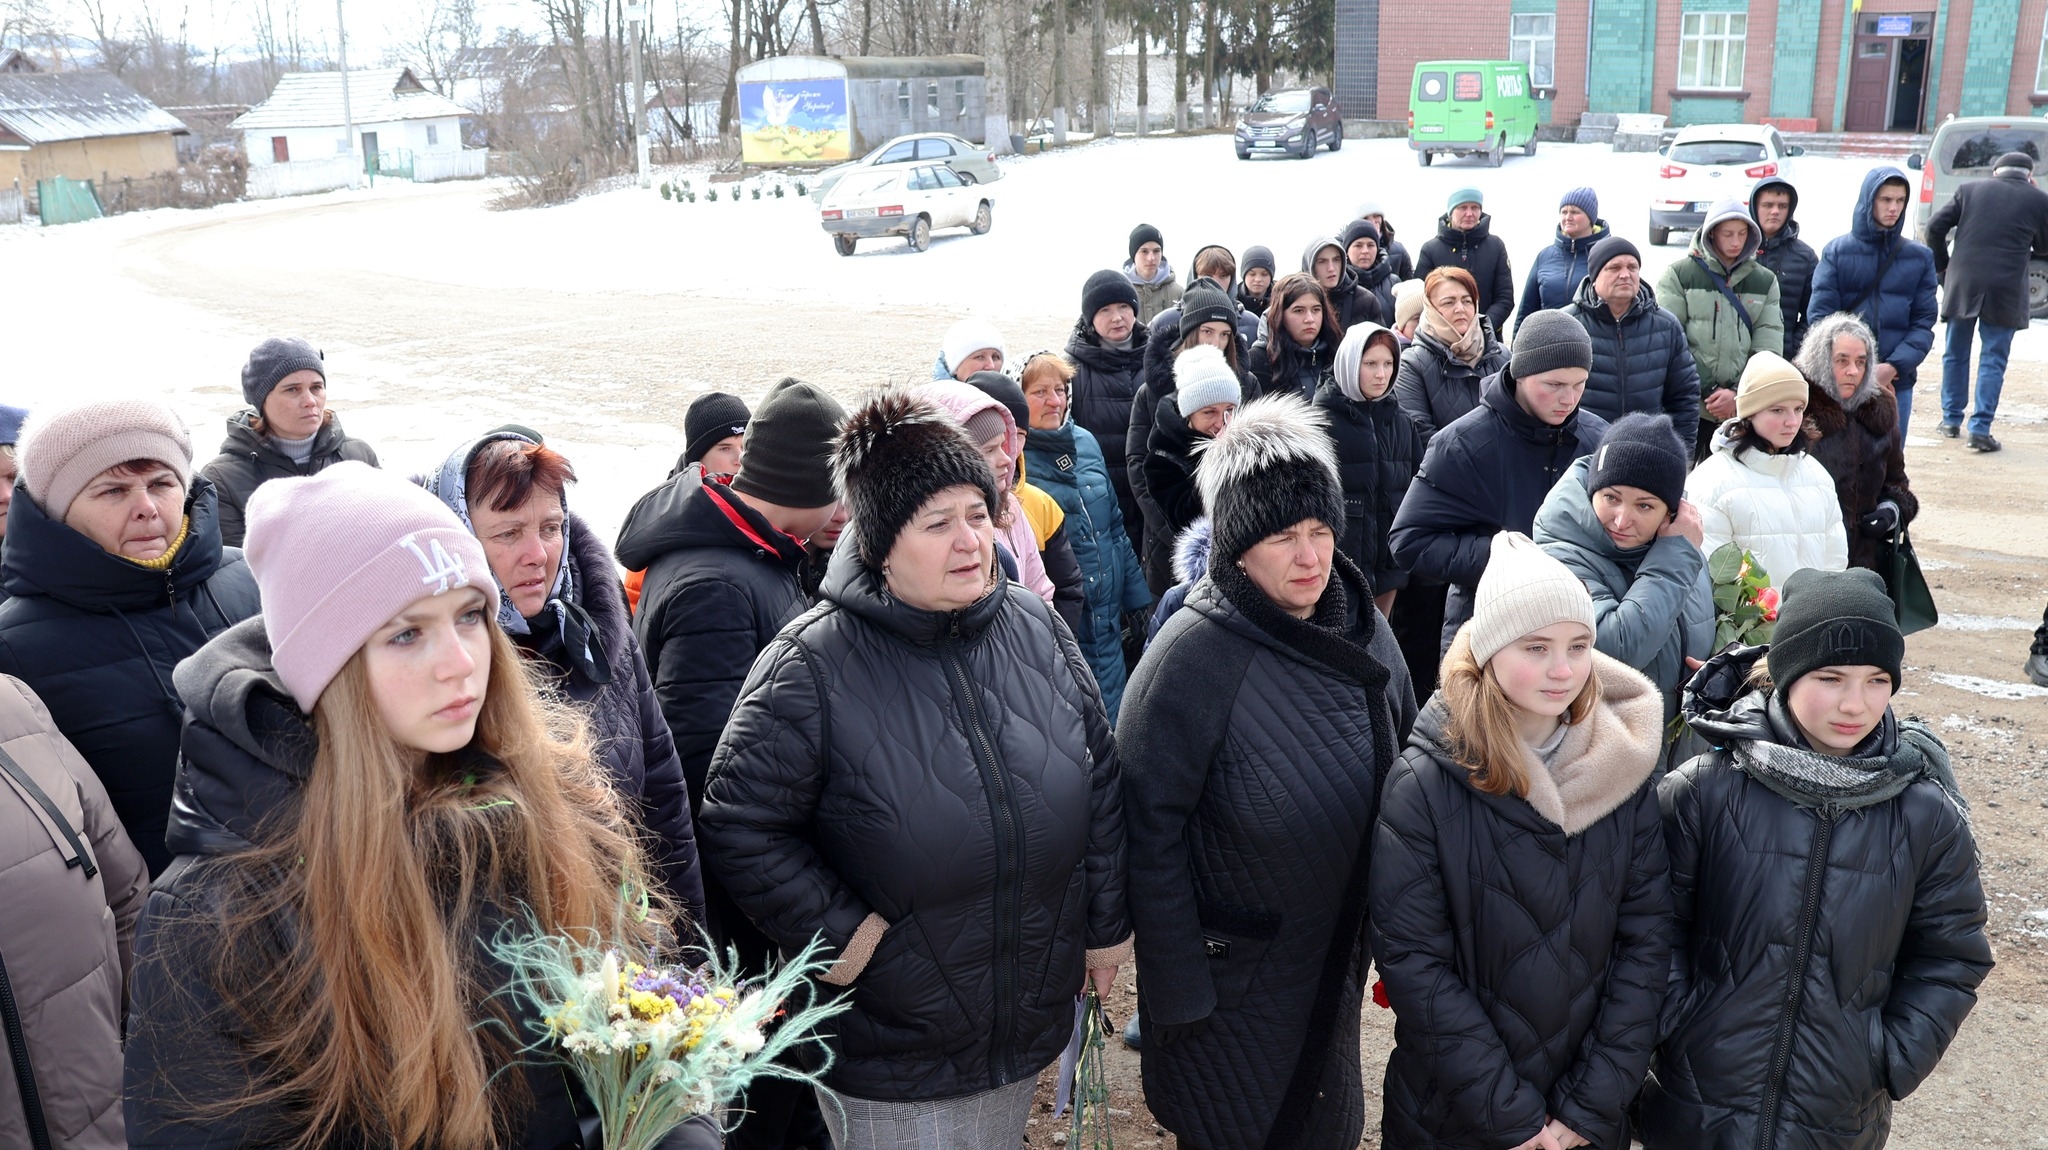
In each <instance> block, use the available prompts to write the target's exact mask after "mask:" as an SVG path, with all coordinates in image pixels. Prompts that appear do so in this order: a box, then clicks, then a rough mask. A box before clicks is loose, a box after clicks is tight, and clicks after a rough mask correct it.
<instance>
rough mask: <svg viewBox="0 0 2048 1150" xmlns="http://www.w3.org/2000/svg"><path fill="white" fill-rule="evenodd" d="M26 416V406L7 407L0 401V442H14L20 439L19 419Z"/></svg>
mask: <svg viewBox="0 0 2048 1150" xmlns="http://www.w3.org/2000/svg"><path fill="white" fill-rule="evenodd" d="M27 418H28V408H26V407H9V406H7V405H6V404H4V403H0V444H8V443H16V442H19V441H20V439H21V421H22V420H24V419H27Z"/></svg>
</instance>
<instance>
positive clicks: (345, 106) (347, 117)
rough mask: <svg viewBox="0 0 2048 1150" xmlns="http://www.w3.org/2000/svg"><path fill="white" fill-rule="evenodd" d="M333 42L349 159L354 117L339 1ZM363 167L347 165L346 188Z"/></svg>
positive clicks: (352, 151)
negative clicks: (337, 55) (338, 59)
mask: <svg viewBox="0 0 2048 1150" xmlns="http://www.w3.org/2000/svg"><path fill="white" fill-rule="evenodd" d="M334 40H335V43H336V44H338V45H339V46H340V47H339V51H340V54H341V138H342V142H343V143H344V144H346V145H347V150H348V155H349V159H350V160H351V161H353V160H354V159H355V155H356V116H355V110H354V109H353V108H351V107H350V106H349V99H348V28H347V27H346V26H344V25H343V24H342V22H341V0H334ZM362 170H363V165H362V164H357V163H351V164H350V165H349V173H348V186H349V187H351V188H353V187H355V186H356V182H357V181H356V177H357V176H359V175H362Z"/></svg>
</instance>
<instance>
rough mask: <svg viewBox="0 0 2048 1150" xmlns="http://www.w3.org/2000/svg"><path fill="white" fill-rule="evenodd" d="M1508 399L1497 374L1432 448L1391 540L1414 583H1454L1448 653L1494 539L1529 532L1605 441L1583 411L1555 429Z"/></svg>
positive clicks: (1509, 383) (1510, 381)
mask: <svg viewBox="0 0 2048 1150" xmlns="http://www.w3.org/2000/svg"><path fill="white" fill-rule="evenodd" d="M1514 391H1515V377H1514V376H1513V374H1511V373H1510V372H1509V371H1507V370H1506V369H1503V370H1502V371H1501V373H1500V374H1499V375H1496V376H1494V377H1492V378H1491V379H1488V380H1487V381H1486V391H1485V394H1484V396H1482V398H1481V402H1480V405H1479V406H1478V407H1476V408H1474V409H1472V412H1471V413H1470V414H1468V415H1466V416H1465V417H1464V418H1462V419H1460V420H1459V421H1458V422H1456V423H1454V424H1452V425H1451V426H1449V427H1447V428H1445V429H1444V430H1443V431H1442V432H1441V433H1439V434H1438V435H1437V437H1436V438H1435V439H1433V440H1431V441H1430V443H1429V447H1428V449H1427V450H1425V451H1424V452H1423V454H1422V467H1421V468H1420V469H1419V470H1418V471H1416V473H1415V481H1414V482H1413V483H1410V484H1409V485H1408V493H1407V494H1406V495H1404V496H1403V497H1402V499H1401V509H1400V510H1399V511H1397V512H1395V513H1394V528H1393V530H1392V531H1391V532H1390V533H1389V534H1388V542H1389V543H1390V544H1391V545H1392V546H1393V548H1394V562H1395V563H1396V564H1398V565H1399V566H1401V567H1404V568H1406V569H1407V570H1408V572H1409V573H1410V574H1411V575H1413V576H1415V577H1416V578H1418V579H1428V580H1431V581H1433V582H1443V583H1449V584H1452V587H1451V592H1450V594H1449V596H1447V597H1446V599H1445V602H1444V629H1443V647H1444V649H1449V647H1450V645H1451V636H1453V635H1455V634H1457V631H1458V628H1459V627H1460V626H1463V625H1464V622H1465V620H1467V619H1470V618H1471V617H1472V594H1473V592H1474V591H1475V590H1477V589H1478V586H1479V577H1480V576H1481V575H1484V574H1485V573H1486V561H1487V559H1488V558H1489V557H1490V556H1491V554H1492V552H1493V537H1494V535H1495V534H1497V533H1499V532H1502V531H1519V532H1521V533H1523V534H1524V535H1526V534H1528V533H1529V530H1530V528H1532V527H1534V526H1535V524H1536V510H1537V508H1539V507H1541V506H1542V505H1543V498H1544V496H1546V495H1549V494H1550V489H1551V488H1552V487H1555V486H1557V481H1558V479H1559V478H1560V477H1562V476H1563V475H1564V473H1565V471H1566V470H1568V469H1569V468H1570V467H1571V465H1572V461H1573V460H1575V459H1577V458H1579V457H1580V456H1582V455H1588V454H1591V453H1592V451H1593V449H1594V448H1595V447H1597V446H1599V445H1600V440H1601V438H1602V437H1603V436H1605V435H1606V434H1607V421H1606V420H1604V419H1601V418H1600V417H1599V416H1597V415H1594V414H1593V413H1592V412H1590V411H1587V410H1586V409H1584V408H1580V409H1578V410H1577V411H1574V412H1572V413H1571V415H1569V416H1567V417H1566V418H1565V421H1564V423H1563V424H1561V425H1560V426H1557V427H1552V426H1550V425H1549V424H1547V423H1545V422H1543V421H1542V420H1540V419H1537V418H1536V417H1535V416H1533V415H1530V414H1529V413H1528V412H1526V411H1523V410H1522V405H1521V404H1519V403H1517V402H1515V394H1514Z"/></svg>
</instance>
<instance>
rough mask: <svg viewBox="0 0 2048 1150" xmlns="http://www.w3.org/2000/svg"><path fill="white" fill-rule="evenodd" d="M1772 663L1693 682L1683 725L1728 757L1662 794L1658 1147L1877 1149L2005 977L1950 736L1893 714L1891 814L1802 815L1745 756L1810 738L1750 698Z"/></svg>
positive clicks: (1647, 1126) (1876, 740) (1882, 742)
mask: <svg viewBox="0 0 2048 1150" xmlns="http://www.w3.org/2000/svg"><path fill="white" fill-rule="evenodd" d="M1763 653H1764V648H1761V647H1750V648H1736V649H1734V650H1731V651H1729V652H1727V653H1725V654H1722V655H1719V656H1716V657H1715V658H1714V659H1712V660H1711V661H1709V662H1708V664H1707V666H1706V667H1705V668H1704V669H1702V670H1701V671H1700V672H1699V674H1698V675H1697V676H1696V677H1695V678H1694V679H1693V682H1692V685H1691V687H1690V688H1689V689H1688V690H1687V692H1686V706H1685V712H1686V716H1687V718H1689V719H1690V720H1691V721H1692V727H1693V730H1694V731H1696V732H1698V733H1699V734H1700V735H1701V736H1702V737H1704V738H1705V739H1707V740H1708V741H1709V742H1710V743H1712V744H1714V747H1715V749H1714V750H1713V751H1711V752H1709V753H1707V754H1704V755H1702V756H1700V757H1699V758H1697V759H1694V760H1693V761H1692V762H1690V763H1688V764H1686V765H1685V766H1683V767H1681V768H1679V769H1678V770H1676V771H1673V772H1672V773H1671V774H1670V775H1669V776H1667V777H1666V778H1665V779H1664V781H1663V783H1662V784H1661V786H1660V787H1659V799H1660V800H1661V802H1662V803H1663V808H1664V825H1665V833H1666V835H1667V837H1668V839H1669V842H1670V851H1671V886H1672V893H1673V895H1674V896H1675V902H1676V906H1677V911H1678V931H1679V939H1680V942H1679V947H1680V949H1679V951H1678V954H1677V955H1676V956H1675V959H1676V960H1675V961H1674V963H1673V964H1672V980H1671V997H1670V1000H1669V1002H1668V1004H1667V1006H1666V1019H1665V1025H1664V1033H1665V1035H1666V1037H1665V1039H1664V1041H1663V1043H1662V1044H1661V1045H1660V1046H1659V1048H1658V1053H1657V1061H1656V1066H1655V1072H1654V1074H1653V1076H1652V1077H1651V1079H1650V1083H1649V1085H1648V1087H1647V1088H1646V1089H1645V1091H1644V1094H1643V1111H1642V1113H1643V1129H1642V1130H1641V1131H1640V1135H1641V1137H1642V1139H1643V1144H1644V1145H1645V1146H1648V1147H1651V1148H1652V1150H1665V1148H1668V1147H1711V1148H1713V1150H1752V1148H1753V1147H1764V1146H1780V1147H1801V1148H1811V1150H1875V1148H1877V1147H1880V1146H1883V1145H1884V1143H1885V1139H1886V1136H1887V1135H1888V1134H1889V1132H1890V1127H1891V1109H1892V1106H1891V1104H1892V1102H1893V1100H1895V1099H1901V1098H1904V1097H1906V1096H1907V1095H1909V1094H1911V1093H1912V1092H1913V1091H1914V1089H1915V1088H1917V1087H1918V1086H1919V1085H1920V1083H1921V1082H1923V1081H1925V1080H1926V1078H1927V1075H1928V1074H1929V1073H1931V1072H1932V1071H1933V1069H1934V1066H1935V1063H1936V1062H1938V1061H1939V1060H1940V1058H1941V1055H1942V1052H1943V1051H1944V1050H1946V1049H1947V1047H1948V1044H1949V1042H1950V1040H1952V1039H1953V1038H1954V1037H1955V1034H1956V1030H1957V1028H1959V1027H1960V1026H1961V1025H1962V1023H1963V1019H1964V1018H1965V1017H1966V1016H1967V1015H1968V1014H1969V1013H1970V1008H1971V1006H1972V1005H1973V1004H1974V1003H1975V1002H1976V1000H1977V994H1976V990H1977V986H1978V984H1980V983H1982V982H1983V981H1984V976H1985V974H1986V973H1988V972H1989V971H1990V969H1991V965H1992V959H1991V944H1990V942H1989V941H1987V940H1986V938H1985V935H1984V920H1985V903H1984V889H1983V886H1982V885H1981V883H1980V882H1979V880H1978V873H1977V850H1976V843H1975V840H1973V839H1972V838H1971V835H1970V826H1969V820H1968V818H1967V817H1966V814H1965V812H1964V811H1963V810H1962V809H1961V808H1960V806H1959V805H1958V803H1957V801H1956V800H1954V799H1952V798H1951V796H1950V795H1949V794H1948V793H1946V791H1945V790H1944V787H1943V786H1942V785H1941V784H1940V783H1939V782H1937V781H1936V776H1938V775H1942V774H1946V773H1947V770H1948V766H1947V752H1946V751H1944V750H1943V749H1942V747H1941V743H1940V741H1939V740H1937V739H1936V738H1934V736H1933V735H1932V733H1930V732H1928V731H1926V729H1925V728H1921V727H1919V726H1918V725H1917V724H1914V723H1905V724H1900V723H1897V722H1895V721H1894V720H1893V718H1892V717H1891V716H1890V715H1887V716H1886V718H1885V720H1884V723H1883V725H1881V726H1880V727H1879V729H1878V730H1877V731H1875V732H1873V733H1872V736H1871V739H1870V741H1869V744H1868V747H1867V754H1868V756H1870V757H1883V758H1887V759H1889V760H1891V763H1892V766H1893V769H1894V770H1898V771H1902V772H1904V771H1911V772H1913V773H1914V774H1915V775H1916V776H1918V777H1917V778H1916V781H1914V782H1912V783H1910V784H1909V785H1907V787H1906V789H1905V791H1904V792H1903V793H1901V794H1899V795H1897V796H1895V797H1893V798H1890V799H1887V800H1885V801H1883V802H1880V803H1877V804H1875V805H1871V806H1865V807H1861V808H1858V809H1852V810H1832V809H1822V808H1818V807H1815V806H1812V805H1801V804H1799V803H1795V802H1793V801H1792V800H1791V799H1789V798H1787V797H1784V796H1783V795H1781V794H1780V793H1779V792H1778V791H1776V790H1774V789H1773V788H1772V787H1771V786H1769V785H1767V784H1766V783H1764V782H1763V781H1761V779H1760V777H1759V776H1757V775H1755V774H1752V773H1750V772H1748V771H1745V770H1743V769H1741V768H1740V767H1738V766H1737V765H1736V764H1735V756H1734V748H1735V747H1736V746H1737V745H1738V744H1740V743H1743V742H1745V741H1747V742H1762V743H1767V744H1778V745H1781V746H1798V745H1800V744H1801V743H1802V742H1803V740H1801V739H1800V738H1799V735H1798V733H1797V728H1796V726H1794V725H1793V724H1792V721H1791V719H1790V718H1789V717H1788V716H1787V715H1786V714H1785V713H1784V710H1783V704H1782V703H1777V704H1774V703H1772V702H1771V700H1770V697H1769V696H1768V695H1766V694H1764V693H1762V692H1755V691H1751V690H1749V689H1748V688H1747V687H1746V686H1745V683H1744V680H1745V679H1746V678H1747V676H1748V674H1749V671H1750V669H1751V667H1752V666H1753V665H1754V664H1755V663H1756V661H1757V660H1758V659H1759V658H1761V657H1762V656H1763ZM1859 757H1860V756H1859ZM1950 785H1953V784H1952V782H1951V784H1950ZM1958 1135H1959V1136H1958V1139H1957V1140H1958V1141H1962V1142H1968V1141H1971V1139H1970V1138H1969V1137H1968V1136H1967V1134H1964V1133H1962V1132H1958Z"/></svg>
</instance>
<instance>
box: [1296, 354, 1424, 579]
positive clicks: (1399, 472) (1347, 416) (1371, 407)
mask: <svg viewBox="0 0 2048 1150" xmlns="http://www.w3.org/2000/svg"><path fill="white" fill-rule="evenodd" d="M1316 406H1317V407H1320V408H1322V409H1324V410H1325V411H1328V412H1329V413H1330V442H1331V444H1332V445H1334V446H1335V447H1336V448H1337V473H1338V476H1339V477H1340V478H1341V479H1342V480H1343V482H1344V531H1343V534H1342V536H1341V537H1340V538H1339V539H1338V540H1337V547H1338V549H1339V550H1341V551H1343V552H1344V554H1346V555H1348V556H1350V557H1351V561H1352V562H1353V563H1356V564H1358V566H1359V569H1360V570H1362V571H1364V572H1365V574H1366V578H1367V579H1368V580H1370V581H1371V583H1372V593H1373V594H1375V595H1382V594H1385V593H1386V592H1388V591H1398V590H1400V589H1401V588H1403V587H1406V586H1407V585H1408V570H1407V568H1405V567H1402V566H1401V565H1400V564H1398V563H1395V562H1394V552H1393V548H1391V547H1389V546H1388V545H1387V533H1388V532H1389V531H1391V530H1393V527H1394V512H1396V511H1398V510H1400V507H1401V498H1402V497H1403V496H1405V495H1406V494H1408V483H1409V481H1410V480H1412V479H1414V478H1415V471H1416V469H1417V468H1419V467H1421V466H1422V449H1423V442H1422V433H1421V432H1420V431H1418V430H1416V427H1415V422H1414V421H1413V420H1411V419H1409V418H1408V413H1407V412H1405V411H1403V410H1402V409H1401V405H1400V403H1399V401H1397V400H1396V399H1395V398H1394V396H1393V393H1392V392H1391V391H1389V392H1388V393H1387V394H1385V395H1382V396H1381V397H1380V398H1379V399H1378V400H1376V401H1374V402H1371V403H1355V402H1353V401H1352V400H1349V399H1346V398H1345V397H1344V393H1343V392H1342V391H1341V390H1339V389H1338V387H1337V381H1336V380H1330V381H1329V382H1327V383H1325V384H1323V386H1322V387H1321V388H1320V389H1319V390H1318V391H1317V392H1316Z"/></svg>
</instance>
